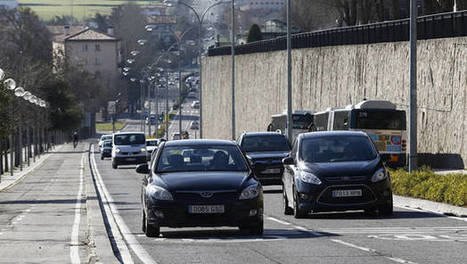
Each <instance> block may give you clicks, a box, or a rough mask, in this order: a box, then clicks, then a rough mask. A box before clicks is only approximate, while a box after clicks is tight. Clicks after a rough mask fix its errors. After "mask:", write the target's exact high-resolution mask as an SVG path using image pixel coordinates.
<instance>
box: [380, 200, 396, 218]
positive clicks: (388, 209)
mask: <svg viewBox="0 0 467 264" xmlns="http://www.w3.org/2000/svg"><path fill="white" fill-rule="evenodd" d="M378 211H379V213H380V214H381V215H382V216H391V215H392V213H393V211H394V209H393V205H392V198H391V200H390V201H389V202H388V203H387V204H385V205H383V206H380V207H378Z"/></svg>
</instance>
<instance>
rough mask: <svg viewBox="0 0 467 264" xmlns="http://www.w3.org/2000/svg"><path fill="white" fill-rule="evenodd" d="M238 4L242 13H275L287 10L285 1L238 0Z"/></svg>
mask: <svg viewBox="0 0 467 264" xmlns="http://www.w3.org/2000/svg"><path fill="white" fill-rule="evenodd" d="M236 2H237V4H238V5H239V6H240V10H242V11H251V10H268V11H275V10H281V9H283V8H285V0H237V1H236Z"/></svg>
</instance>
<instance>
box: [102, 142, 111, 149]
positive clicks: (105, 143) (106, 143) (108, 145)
mask: <svg viewBox="0 0 467 264" xmlns="http://www.w3.org/2000/svg"><path fill="white" fill-rule="evenodd" d="M104 147H105V148H111V147H112V141H105V142H104Z"/></svg>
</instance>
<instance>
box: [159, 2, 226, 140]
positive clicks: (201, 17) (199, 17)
mask: <svg viewBox="0 0 467 264" xmlns="http://www.w3.org/2000/svg"><path fill="white" fill-rule="evenodd" d="M231 1H233V0H231ZM171 2H174V3H176V4H180V5H183V6H185V7H187V8H189V9H190V10H191V11H192V12H193V13H194V14H195V17H196V19H197V21H198V46H199V47H198V49H199V50H198V62H199V86H200V89H199V105H200V108H199V123H200V125H199V136H200V138H203V76H202V67H203V65H202V63H201V56H202V50H203V46H202V45H201V42H202V38H201V31H202V28H203V22H204V18H205V16H206V14H207V13H208V11H209V10H210V9H211V8H213V7H215V6H218V5H221V4H225V3H229V2H230V1H220V2H217V3H214V4H212V5H210V6H209V7H207V8H206V9H205V10H204V11H203V12H202V13H199V12H198V11H196V9H195V8H194V7H192V6H191V5H189V4H187V3H185V2H183V1H180V0H176V1H173V0H172V1H171V0H164V3H166V4H167V6H172V4H171Z"/></svg>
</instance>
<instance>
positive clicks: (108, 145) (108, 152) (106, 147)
mask: <svg viewBox="0 0 467 264" xmlns="http://www.w3.org/2000/svg"><path fill="white" fill-rule="evenodd" d="M100 153H101V160H103V159H104V158H110V157H112V140H106V141H104V143H103V144H102V147H101V150H100Z"/></svg>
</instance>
